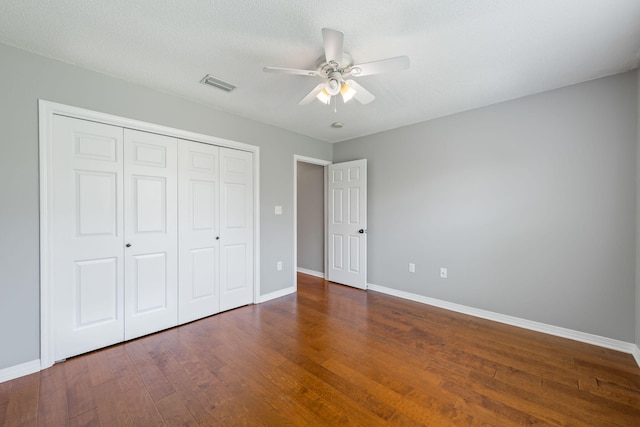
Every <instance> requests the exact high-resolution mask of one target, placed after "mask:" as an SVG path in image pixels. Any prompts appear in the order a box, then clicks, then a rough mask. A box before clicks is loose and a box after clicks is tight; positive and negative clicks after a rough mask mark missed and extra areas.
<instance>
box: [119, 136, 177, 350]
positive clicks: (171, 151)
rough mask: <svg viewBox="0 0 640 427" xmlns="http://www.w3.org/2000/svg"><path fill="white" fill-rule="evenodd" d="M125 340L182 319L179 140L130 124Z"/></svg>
mask: <svg viewBox="0 0 640 427" xmlns="http://www.w3.org/2000/svg"><path fill="white" fill-rule="evenodd" d="M124 147H125V158H124V159H125V160H124V192H125V200H124V218H125V243H126V245H125V258H124V263H125V339H133V338H137V337H139V336H142V335H146V334H149V333H152V332H156V331H159V330H162V329H166V328H170V327H172V326H175V325H177V323H178V253H177V243H178V224H177V220H178V219H177V181H178V180H177V140H176V139H175V138H170V137H167V136H162V135H156V134H152V133H147V132H140V131H134V130H130V129H125V131H124Z"/></svg>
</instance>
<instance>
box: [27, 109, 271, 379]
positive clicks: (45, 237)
mask: <svg viewBox="0 0 640 427" xmlns="http://www.w3.org/2000/svg"><path fill="white" fill-rule="evenodd" d="M55 115H61V116H67V117H72V118H76V119H83V120H88V121H94V122H99V123H104V124H108V125H114V126H119V127H123V128H128V129H135V130H140V131H144V132H151V133H157V134H161V135H167V136H170V137H174V138H178V139H186V140H191V141H196V142H201V143H205V144H211V145H217V146H220V147H228V148H233V149H236V150H242V151H248V152H251V153H253V168H254V169H253V190H254V191H253V203H254V214H253V230H254V232H253V251H254V254H253V256H254V258H253V259H254V264H253V273H254V274H253V277H254V279H253V280H254V281H253V303H254V304H256V303H258V302H259V297H260V147H257V146H255V145H249V144H245V143H242V142H237V141H232V140H229V139H223V138H218V137H214V136H210V135H205V134H201V133H195V132H191V131H186V130H181V129H175V128H171V127H167V126H162V125H158V124H153V123H148V122H144V121H140V120H134V119H129V118H126V117H121V116H115V115H111V114H106V113H101V112H97V111H91V110H87V109H84V108H78V107H73V106H69V105H65V104H59V103H56V102H51V101H46V100H43V99H39V100H38V130H39V136H38V149H39V173H40V369H46V368H48V367H50V366H52V365H53V364H54V362H55V360H53V348H54V347H53V342H54V325H53V292H52V284H53V277H52V265H51V262H52V260H51V256H50V254H51V253H52V252H51V251H52V250H53V235H52V227H51V221H52V215H51V214H50V212H51V211H52V200H51V194H52V187H51V179H50V176H49V175H50V173H51V171H52V167H53V164H52V156H51V152H52V146H53V117H54V116H55Z"/></svg>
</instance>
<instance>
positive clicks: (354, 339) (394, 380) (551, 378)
mask: <svg viewBox="0 0 640 427" xmlns="http://www.w3.org/2000/svg"><path fill="white" fill-rule="evenodd" d="M639 421H640V368H638V366H637V365H636V364H635V361H634V360H633V357H632V356H631V355H628V354H623V353H619V352H616V351H613V350H609V349H603V348H600V347H595V346H591V345H588V344H585V343H579V342H575V341H571V340H567V339H564V338H560V337H554V336H550V335H545V334H542V333H539V332H535V331H528V330H522V329H519V328H516V327H513V326H510V325H504V324H500V323H496V322H491V321H488V320H484V319H479V318H474V317H472V316H468V315H464V314H460V313H452V312H449V311H447V310H444V309H441V308H436V307H430V306H428V305H424V304H419V303H416V302H412V301H406V300H402V299H400V298H396V297H391V296H389V295H384V294H380V293H376V292H365V291H362V290H359V289H354V288H349V287H346V286H341V285H337V284H333V283H330V282H326V281H324V280H322V279H319V278H316V277H311V276H306V275H303V274H300V275H299V276H298V292H297V293H296V294H292V295H288V296H286V297H282V298H278V299H275V300H272V301H269V302H266V303H263V304H260V305H251V306H247V307H242V308H239V309H236V310H231V311H227V312H224V313H220V314H218V315H215V316H211V317H208V318H205V319H201V320H199V321H196V322H192V323H189V324H186V325H183V326H180V327H178V328H173V329H170V330H167V331H163V332H159V333H157V334H153V335H149V336H146V337H143V338H140V339H137V340H134V341H131V342H127V343H124V344H120V345H115V346H112V347H109V348H107V349H103V350H99V351H96V352H92V353H89V354H86V355H81V356H78V357H74V358H70V359H68V360H67V361H66V362H63V363H60V364H57V365H54V366H53V367H52V368H50V369H47V370H45V371H42V372H40V373H38V374H34V375H32V376H28V377H23V378H19V379H16V380H12V381H8V382H5V383H1V384H0V426H4V425H7V426H12V427H13V426H15V425H29V426H32V425H41V426H65V425H72V426H76V425H89V426H93V425H95V426H100V425H101V426H109V427H111V426H149V425H150V426H167V425H193V426H211V425H259V426H260V425H265V426H267V425H268V426H273V425H277V426H281V425H282V426H286V425H292V426H341V425H345V426H352V425H362V426H378V425H380V426H382V425H393V426H420V425H427V426H458V425H461V426H484V425H488V426H500V427H502V426H511V425H522V424H536V425H562V426H571V425H577V426H603V425H615V426H634V427H635V426H636V425H640V422H639Z"/></svg>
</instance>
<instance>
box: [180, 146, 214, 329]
mask: <svg viewBox="0 0 640 427" xmlns="http://www.w3.org/2000/svg"><path fill="white" fill-rule="evenodd" d="M219 164H220V156H219V148H218V147H216V146H213V145H208V144H202V143H198V142H192V141H182V140H181V141H179V143H178V219H179V227H178V234H179V236H180V237H179V245H178V247H179V265H180V268H179V283H180V284H179V287H178V290H179V301H180V304H179V315H178V318H179V323H180V324H182V323H186V322H191V321H192V320H196V319H201V318H203V317H206V316H210V315H212V314H215V313H217V312H219V311H220V292H219V290H220V285H219V282H220V279H219V278H220V262H219V260H220V214H219V212H220V203H219V200H220V191H219V188H220V181H219V175H220V174H219Z"/></svg>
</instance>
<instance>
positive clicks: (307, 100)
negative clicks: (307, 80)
mask: <svg viewBox="0 0 640 427" xmlns="http://www.w3.org/2000/svg"><path fill="white" fill-rule="evenodd" d="M323 88H324V83H320V84H319V85H318V86H316V87H314V88H313V90H312V91H311V92H309V93H308V94H307V96H305V97H304V98H302V100H301V101H300V102H298V105H307V104H310V103H311V102H312V101H313V100H314V99H316V95H317V94H319V93H320V92H321V91H322V89H323Z"/></svg>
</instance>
